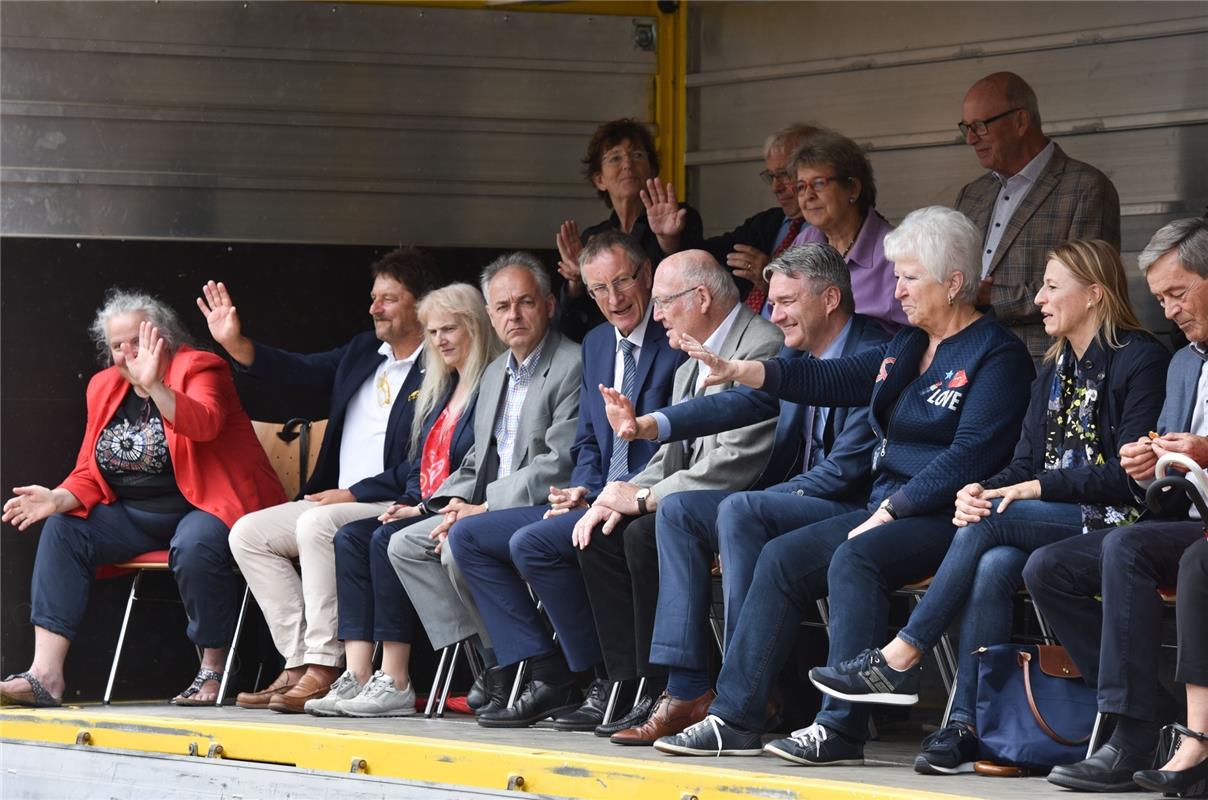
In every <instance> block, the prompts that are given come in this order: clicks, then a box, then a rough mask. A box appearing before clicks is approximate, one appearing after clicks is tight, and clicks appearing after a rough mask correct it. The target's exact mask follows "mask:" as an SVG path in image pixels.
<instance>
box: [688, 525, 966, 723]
mask: <svg viewBox="0 0 1208 800" xmlns="http://www.w3.org/2000/svg"><path fill="white" fill-rule="evenodd" d="M871 513H872V511H871V510H860V511H853V512H851V513H848V514H842V515H840V516H838V517H834V518H833V519H829V520H825V521H823V522H818V523H815V524H813V525H808V526H806V527H804V528H801V529H799V530H795V531H792V532H791V533H786V534H784V535H783V536H781V537H779V538H778V539H774V540H772V541H771V542H769V543H768V544H767V545H766V546H765V547H764V548H763V552H762V553H760V554H759V561H758V562H757V563H756V565H755V575H754V578H753V581H752V583H751V589H750V591H749V592H748V593H747V599H746V602H745V603H744V604H743V608H742V614H741V616H740V618H739V620H738V624H737V626H736V628H735V633H734V640H733V641H732V642H731V643H730V646H729V647H728V648H727V650H726V659H725V661H724V663H723V664H722V670H721V675H720V676H719V677H718V679H717V699H716V700H715V701H713V706H712V708H711V713H713V714H716V715H717V716H719V717H721V718H722V719H723V720H725V721H727V722H729V723H731V724H733V725H736V726H738V727H740V728H745V729H746V730H750V731H761V730H763V727H764V723H765V717H766V714H767V700H768V694H769V693H770V691H771V688H772V682H773V681H774V680H775V678H776V674H777V672H779V670H780V667H781V666H782V665H783V664H784V662H785V660H786V659H787V658H788V656H789V653H790V652H791V651H792V648H793V644H794V642H796V640H797V627H798V626H799V625H800V624H801V620H802V618H803V617H804V615H805V611H806V609H807V608H808V607H810V606H812V605H813V603H814V601H815V600H818V599H819V598H821V597H825V596H826V595H827V590H828V588H829V591H830V604H831V605H830V612H831V618H830V653H829V656H828V658H827V663H828V664H832V665H834V664H837V663H838V662H840V661H844V660H847V659H850V658H852V657H853V656H855V655H856V654H858V653H859V652H860V651H861V650H864V649H866V648H869V647H874V646H876V645H877V644H878V641H877V640H878V639H879V638H880V637H882V636H884V634H885V628H886V625H887V617H888V613H889V594H890V592H892V591H894V590H895V589H897V588H899V587H901V586H904V585H905V584H908V583H912V582H914V581H918V580H922V579H923V578H927V577H929V576H931V575H932V574H933V573H934V572H935V569H936V567H938V566H939V564H940V562H941V561H942V560H943V557H944V553H945V552H946V551H947V549H948V544H949V542H950V541H951V540H952V533H953V530H954V528H953V526H952V521H951V517H950V516H949V515H948V514H930V515H926V516H919V517H907V518H905V519H900V520H894V521H893V522H890V523H886V524H884V525H880V526H878V527H876V528H873V529H872V530H869V531H867V532H865V533H863V534H861V535H860V536H858V537H856V538H855V539H850V540H849V539H848V538H847V534H848V532H849V531H851V529H852V528H855V527H857V526H858V525H860V524H861V523H862V522H864V521H865V520H867V519H868V517H869V516H870V515H871ZM828 701H829V702H828ZM818 722H822V723H824V724H825V725H826V726H827V727H828V728H831V729H833V730H837V731H839V732H841V733H843V734H844V735H845V736H848V737H850V738H852V739H856V740H859V741H863V739H864V738H865V737H866V736H867V733H868V709H867V706H854V705H853V704H850V703H843V702H840V701H831V698H829V697H828V698H826V699H825V700H824V703H823V708H822V712H821V713H820V714H819V716H818Z"/></svg>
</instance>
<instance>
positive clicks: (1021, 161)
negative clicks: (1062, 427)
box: [961, 72, 1048, 176]
mask: <svg viewBox="0 0 1208 800" xmlns="http://www.w3.org/2000/svg"><path fill="white" fill-rule="evenodd" d="M961 112H962V120H961V121H962V122H964V123H965V125H968V126H970V127H971V129H970V130H969V131H968V132H967V133H966V134H965V142H966V144H968V145H969V146H970V147H972V148H973V150H974V152H975V153H976V155H977V160H978V163H980V164H981V165H982V166H983V167H985V168H986V169H992V170H994V171H995V172H998V173H1001V174H1003V175H1007V176H1010V175H1014V174H1015V173H1017V172H1019V171H1020V170H1021V169H1023V168H1024V167H1025V166H1027V163H1028V162H1029V161H1031V160H1032V159H1033V158H1035V157H1036V154H1037V153H1039V152H1040V151H1041V150H1043V149H1044V147H1045V145H1046V144H1048V139H1046V138H1045V136H1044V132H1043V131H1042V130H1041V127H1040V107H1039V104H1038V103H1037V100H1036V93H1035V92H1034V91H1032V87H1031V86H1029V85H1028V83H1027V81H1025V80H1024V79H1023V78H1021V77H1019V76H1018V75H1016V74H1015V73H1014V72H995V73H993V74H991V75H987V76H986V77H984V78H982V79H981V80H979V81H977V83H975V84H973V86H971V87H970V88H969V91H968V92H967V93H966V94H965V101H964V104H963V106H962V108H961ZM977 123H984V125H985V133H979V132H978V131H977V130H976V128H978V127H979V126H978V124H977Z"/></svg>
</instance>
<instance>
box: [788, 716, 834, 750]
mask: <svg viewBox="0 0 1208 800" xmlns="http://www.w3.org/2000/svg"><path fill="white" fill-rule="evenodd" d="M789 738H790V739H792V740H793V741H794V742H796V743H797V744H799V745H801V746H802V747H804V748H806V749H807V750H813V751H814V755H820V754H821V750H822V743H823V742H824V741H826V740H827V739H828V738H829V733H828V732H827V730H826V727H825V726H823V725H820V724H818V723H817V722H815V723H814V724H813V725H809V726H807V727H804V728H798V729H797V730H795V731H793V732H792V733H790V734H789Z"/></svg>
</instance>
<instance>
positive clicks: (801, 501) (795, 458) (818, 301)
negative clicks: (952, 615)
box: [610, 244, 887, 744]
mask: <svg viewBox="0 0 1208 800" xmlns="http://www.w3.org/2000/svg"><path fill="white" fill-rule="evenodd" d="M766 275H767V279H768V283H769V290H770V291H769V299H770V300H771V302H772V305H773V311H772V322H773V323H775V324H776V325H778V326H779V327H780V328H781V330H783V331H784V342H785V346H784V348H783V349H781V351H780V353H779V354H778V356H779V357H781V358H798V357H801V358H811V357H812V358H841V357H843V356H847V355H851V354H853V353H857V352H859V351H861V350H864V349H866V348H869V347H875V346H877V345H879V344H882V343H883V342H884V341H885V340H886V338H887V335H886V334H885V332H884V329H883V328H882V327H881V326H880V325H878V324H877V323H876V321H875V320H872V319H870V318H868V317H865V316H863V315H859V314H855V313H854V312H853V309H854V302H853V299H852V294H851V276H850V273H849V272H848V268H847V265H846V264H845V263H844V261H843V259H842V257H841V256H840V255H839V253H838V252H837V251H836V250H834V249H833V248H831V247H829V246H827V245H822V244H806V245H802V246H799V247H794V248H790V249H789V250H787V251H785V253H784V254H783V255H781V256H780V257H778V258H777V259H775V260H773V261H772V263H771V264H769V265H768V267H767V268H766ZM610 411H611V412H612V415H613V418H614V421H615V423H616V425H617V427H618V430H620V431H621V433H622V434H623V435H625V436H630V435H636V436H638V437H642V438H647V437H648V438H658V439H659V440H661V441H669V440H676V439H682V438H695V437H698V436H703V435H705V434H707V433H710V432H714V431H718V430H726V429H730V428H737V427H742V426H745V425H749V424H751V423H752V422H754V421H757V420H762V419H770V418H772V417H775V416H776V415H777V414H779V419H778V420H777V426H776V433H775V440H774V444H773V447H772V454H771V457H770V458H769V461H768V465H767V467H765V468H764V471H763V474H762V475H761V476H760V478H759V481H758V483H757V484H756V486H755V488H757V489H758V488H763V487H768V486H770V488H769V489H768V490H767V491H747V492H738V493H733V494H732V493H728V492H723V491H695V492H681V493H679V494H674V495H671V496H670V497H668V498H667V499H666V501H664V502H663V503H662V504H661V505H660V506H659V509H658V523H657V530H658V535H657V539H658V542H657V543H658V559H659V595H658V609H657V612H656V616H655V623H654V635H653V640H652V642H651V646H650V660H651V662H652V663H655V664H661V665H664V666H666V667H668V668H669V674H668V692H667V696H666V699H665V700H664V704H665V706H666V707H665V708H664V709H663V713H662V714H661V715H658V714H654V715H653V716H652V717H651V719H650V720H649V721H647V720H646V719H644V716H647V715H652V710H651V702H650V701H651V698H649V697H647V698H643V699H642V700H641V702H639V704H638V705H636V706H635V708H634V710H633V712H631V719H630V721H631V722H632V724H633V729H632V730H631V731H622V732H620V733H618V734H617V735H616V738H614V741H616V742H618V743H621V744H648V743H650V742H652V741H654V739H656V738H658V736H662V735H666V731H669V730H671V729H672V728H679V729H682V727H686V726H687V725H688V724H691V723H693V722H696V721H698V719H699V718H702V717H703V711H702V709H703V708H705V707H706V706H707V705H708V704H707V703H704V702H698V701H700V700H701V698H702V697H710V698H711V696H712V693H711V692H710V691H709V688H710V687H709V675H708V671H707V670H708V657H709V648H710V644H709V639H708V636H707V634H706V630H707V628H706V623H707V620H708V615H709V606H710V603H711V600H712V581H711V574H710V573H711V570H710V568H711V566H712V564H713V554H714V553H717V552H719V551H720V553H721V563H722V565H723V570H722V591H723V597H724V598H725V619H726V627H725V630H726V640H727V641H728V640H729V638H730V634H731V633H732V628H733V624H734V622H735V620H737V619H738V616H739V611H740V609H741V606H742V602H743V599H744V598H745V597H746V593H747V589H748V587H749V586H750V583H751V576H752V573H753V571H754V568H755V561H756V559H757V558H758V557H759V552H760V550H761V549H762V548H763V545H764V544H765V543H766V542H767V541H768V540H769V539H771V538H773V537H775V536H779V535H780V534H782V533H785V532H786V531H789V530H793V529H795V528H799V527H801V526H803V525H807V524H809V523H811V522H816V521H818V520H820V519H825V518H827V517H831V516H834V515H836V514H842V513H845V512H847V511H851V510H853V509H855V508H858V507H862V506H863V505H864V504H865V503H866V502H867V500H868V490H869V486H870V480H871V463H872V449H873V446H874V444H875V443H876V437H875V436H874V434H873V432H872V428H871V427H870V426H869V423H868V408H867V407H862V408H812V407H807V406H801V405H798V404H796V403H790V402H788V401H783V400H781V401H778V400H776V399H774V398H772V397H769V396H768V395H766V394H764V393H763V392H761V391H759V390H754V389H749V388H746V387H742V388H738V389H732V390H730V391H727V392H722V393H720V394H715V395H711V396H706V397H701V398H697V399H695V400H692V401H690V402H687V403H683V404H680V405H677V406H672V407H670V408H665V409H662V410H661V411H657V412H654V413H653V414H649V415H647V416H644V417H638V418H636V419H635V417H634V415H633V414H632V413H631V412H630V410H629V409H628V408H625V407H624V405H623V404H618V403H610ZM643 706H645V707H643Z"/></svg>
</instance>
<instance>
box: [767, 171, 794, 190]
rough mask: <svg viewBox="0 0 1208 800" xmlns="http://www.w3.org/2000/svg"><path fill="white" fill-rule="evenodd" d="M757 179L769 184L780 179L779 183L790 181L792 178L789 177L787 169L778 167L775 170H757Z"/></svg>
mask: <svg viewBox="0 0 1208 800" xmlns="http://www.w3.org/2000/svg"><path fill="white" fill-rule="evenodd" d="M759 180H761V181H763V182H764V183H766V184H767V185H768V186H771V185H772V184H773V183H775V182H776V181H780V182H781V183H791V182H792V180H793V179H792V178H790V177H789V173H788V171H787V170H783V169H778V170H776V171H775V172H772V171H771V170H768V169H764V170H760V171H759Z"/></svg>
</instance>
